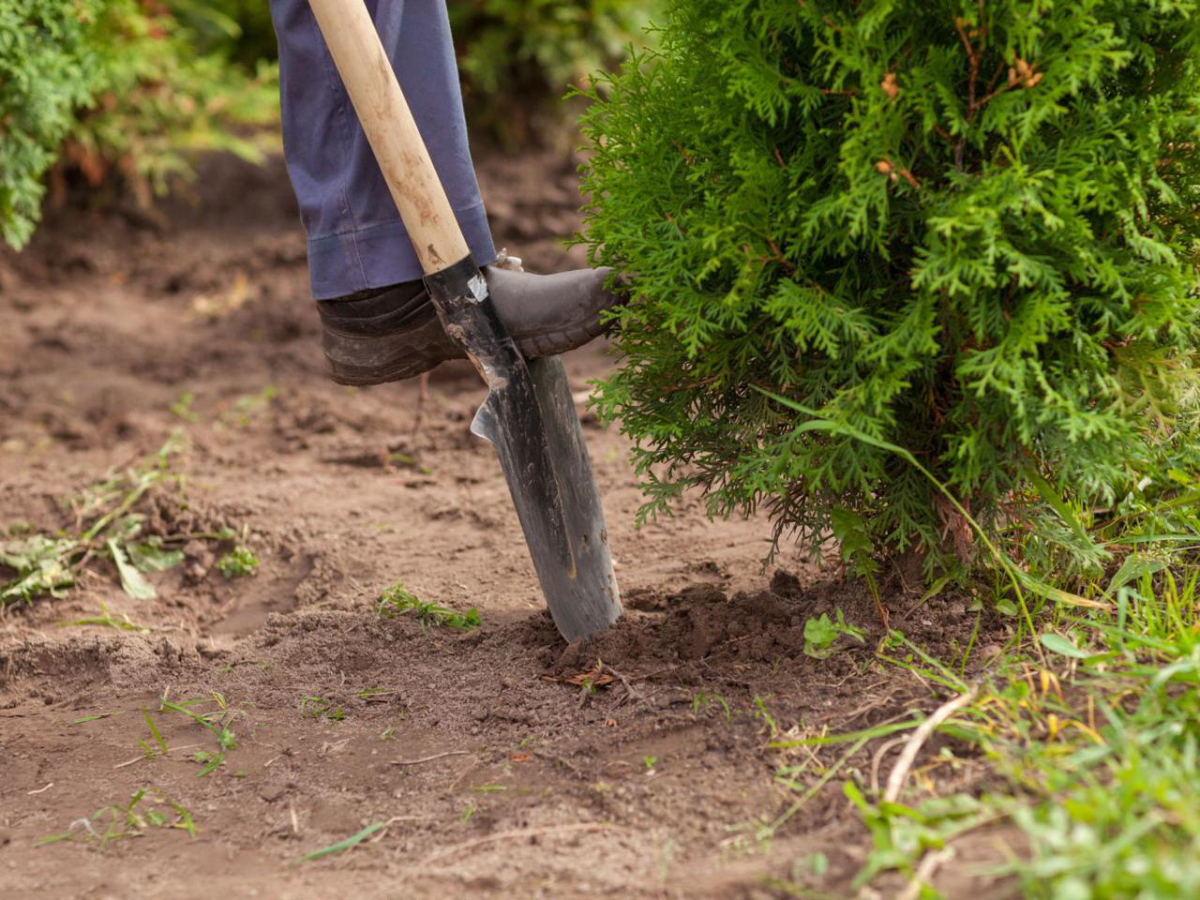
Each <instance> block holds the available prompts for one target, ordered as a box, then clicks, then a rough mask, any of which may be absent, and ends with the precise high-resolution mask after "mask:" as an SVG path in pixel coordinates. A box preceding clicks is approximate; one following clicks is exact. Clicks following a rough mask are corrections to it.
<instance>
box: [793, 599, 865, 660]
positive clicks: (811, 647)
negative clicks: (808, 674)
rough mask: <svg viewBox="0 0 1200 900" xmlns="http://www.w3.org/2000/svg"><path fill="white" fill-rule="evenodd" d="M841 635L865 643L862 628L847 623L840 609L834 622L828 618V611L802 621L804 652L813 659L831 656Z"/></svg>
mask: <svg viewBox="0 0 1200 900" xmlns="http://www.w3.org/2000/svg"><path fill="white" fill-rule="evenodd" d="M843 635H845V636H846V637H848V638H851V639H852V640H854V641H857V642H858V643H860V644H862V643H865V641H864V640H863V630H862V629H861V628H856V627H854V626H853V625H850V624H847V622H846V617H845V616H844V615H842V611H841V610H840V609H838V610H837V621H836V622H835V621H833V619H831V618H829V613H821V615H820V617H819V618H815V619H808V620H807V621H806V622H805V623H804V653H805V654H806V655H807V656H811V657H812V658H813V659H828V658H829V657H831V656H833V653H834V646H833V645H834V644H835V643H836V642H837V639H838V638H840V637H842V636H843Z"/></svg>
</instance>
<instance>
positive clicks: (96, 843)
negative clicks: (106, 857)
mask: <svg viewBox="0 0 1200 900" xmlns="http://www.w3.org/2000/svg"><path fill="white" fill-rule="evenodd" d="M152 828H177V829H179V830H181V831H186V832H187V833H188V834H189V835H191V836H192V837H195V836H196V825H195V822H194V821H193V820H192V814H191V813H190V812H189V811H188V810H187V809H186V808H184V806H183V805H182V804H180V803H178V802H177V801H175V800H173V799H171V798H170V797H167V796H165V795H161V794H158V793H156V792H154V791H153V790H152V789H150V788H142V789H140V790H138V791H135V792H134V794H133V796H132V797H130V799H129V802H128V803H126V804H125V805H124V806H105V807H103V808H102V809H98V810H96V812H94V813H92V814H91V815H90V816H86V817H85V818H82V819H76V820H75V821H74V822H72V823H71V825H70V827H69V828H68V829H67V830H66V831H64V832H62V833H60V834H52V835H49V836H48V837H44V838H42V839H41V840H39V841H37V842H36V843H35V844H34V846H35V847H45V846H47V845H49V844H58V843H61V842H63V841H78V842H80V843H84V844H88V845H89V846H91V847H92V848H94V849H96V850H100V851H102V850H104V849H106V848H107V847H108V845H109V844H112V843H114V842H116V841H122V840H128V839H129V838H137V837H142V836H143V835H145V834H146V833H147V832H148V831H149V830H150V829H152Z"/></svg>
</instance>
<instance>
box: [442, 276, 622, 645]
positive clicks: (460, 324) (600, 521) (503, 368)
mask: <svg viewBox="0 0 1200 900" xmlns="http://www.w3.org/2000/svg"><path fill="white" fill-rule="evenodd" d="M426 283H427V284H428V286H429V288H430V295H431V297H432V298H433V302H434V305H435V307H436V308H437V310H438V315H439V317H440V318H441V320H442V326H443V327H444V328H445V330H446V333H447V334H448V335H450V337H451V338H453V339H454V340H455V341H456V342H457V343H459V344H460V345H461V346H462V347H463V348H465V349H466V351H467V353H468V355H469V356H470V357H471V360H472V362H474V363H475V366H476V368H477V369H478V370H479V372H480V374H481V375H482V376H483V379H484V381H485V382H487V385H488V388H489V392H488V396H487V399H486V400H485V401H484V402H483V405H482V406H480V407H479V411H478V412H477V413H476V414H475V419H474V421H473V422H472V424H471V431H472V432H473V433H474V434H477V435H478V436H480V437H482V438H485V439H486V440H488V441H490V442H491V444H492V445H493V446H494V447H495V448H496V454H497V456H498V457H499V458H500V466H501V468H502V469H503V470H504V477H505V479H506V480H507V481H508V489H509V492H510V493H511V494H512V500H513V505H514V506H515V507H516V510H517V517H518V518H519V519H520V522H521V528H522V530H523V531H524V532H525V542H526V544H527V545H528V546H529V555H530V556H531V557H532V558H533V565H534V568H535V569H536V570H537V575H538V580H539V581H540V582H541V586H542V593H543V594H545V597H546V604H547V605H548V606H549V608H550V615H551V616H552V617H553V619H554V624H555V625H556V626H557V627H558V630H559V632H560V633H561V634H562V635H563V637H564V638H566V639H567V640H568V641H573V640H576V639H577V638H588V637H591V636H592V635H594V634H595V633H596V632H598V631H602V630H604V629H605V628H607V627H608V626H609V625H611V624H612V623H613V622H615V621H616V619H617V617H618V616H620V614H621V604H620V600H619V594H618V589H617V581H616V576H615V575H614V573H613V567H612V557H611V554H610V552H609V548H608V532H607V530H606V528H605V525H604V513H603V509H602V508H601V505H600V496H599V492H598V491H597V489H596V483H595V480H594V478H593V476H592V469H591V464H590V462H589V460H588V455H587V447H586V445H585V444H584V441H583V432H582V429H581V428H580V424H579V417H578V416H577V415H576V413H575V405H574V401H573V400H572V398H571V391H570V387H569V385H568V383H567V376H566V371H565V370H564V368H563V365H562V362H561V361H560V360H558V359H557V358H550V359H543V360H536V361H534V362H532V363H528V364H527V363H526V362H525V359H524V358H523V357H522V356H521V354H520V353H519V352H518V350H517V348H516V345H515V344H514V343H513V341H512V338H511V337H509V336H508V334H507V331H506V330H505V328H504V325H503V324H502V323H501V322H500V320H499V318H498V317H497V316H496V313H495V310H494V308H493V307H492V303H491V301H490V299H489V298H488V296H487V283H486V282H485V281H484V279H483V276H482V275H481V274H480V273H479V270H478V268H477V267H476V266H475V265H474V263H473V262H471V260H470V259H467V260H464V261H463V262H461V263H458V264H456V265H454V266H451V267H450V268H449V269H446V270H444V271H442V272H439V273H438V274H436V275H433V276H427V277H426Z"/></svg>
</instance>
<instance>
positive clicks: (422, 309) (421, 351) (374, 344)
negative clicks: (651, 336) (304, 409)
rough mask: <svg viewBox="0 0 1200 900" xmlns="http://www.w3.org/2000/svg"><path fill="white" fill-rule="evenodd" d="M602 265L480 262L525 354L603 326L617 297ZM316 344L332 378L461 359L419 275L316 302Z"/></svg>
mask: <svg viewBox="0 0 1200 900" xmlns="http://www.w3.org/2000/svg"><path fill="white" fill-rule="evenodd" d="M611 272H612V270H611V269H608V268H601V269H577V270H575V271H573V272H561V273H559V274H557V275H533V274H531V273H529V272H515V271H512V270H509V269H498V268H496V267H495V266H486V267H484V269H483V275H484V278H485V279H486V280H487V283H488V293H489V294H490V295H491V298H492V302H493V303H494V304H495V307H496V312H497V314H498V315H499V316H500V321H502V322H503V323H504V325H505V327H507V328H508V333H509V334H510V335H512V337H513V339H514V340H515V341H516V344H517V349H518V350H520V351H521V355H522V356H524V357H525V358H526V359H538V358H540V357H543V356H555V355H557V354H559V353H566V352H567V351H568V350H574V349H575V348H576V347H581V346H583V345H584V344H586V343H587V342H588V341H590V340H592V339H593V338H595V337H597V336H598V335H599V334H600V333H601V332H603V331H604V329H605V327H606V324H607V323H605V322H604V321H602V318H603V317H602V315H601V313H603V312H604V310H606V309H609V308H610V307H612V306H613V304H614V303H615V302H616V297H615V295H613V294H612V293H611V292H609V291H607V290H605V288H604V282H605V281H606V280H607V278H608V276H609V275H610V274H611ZM317 309H318V310H319V311H320V314H321V322H322V325H323V326H324V335H323V337H322V343H323V345H324V348H325V359H326V361H327V362H328V367H329V374H330V377H331V378H332V379H333V380H334V381H336V382H337V383H338V384H352V385H367V384H382V383H384V382H386V381H402V380H403V379H405V378H413V377H414V376H417V375H420V374H421V373H422V372H427V371H429V370H430V369H432V368H433V367H434V366H436V365H437V364H438V363H442V362H445V361H446V360H448V359H465V358H466V354H465V353H464V352H463V351H462V350H461V349H460V348H459V346H458V345H457V344H455V343H454V342H453V341H452V340H450V338H449V337H447V336H446V333H445V331H443V330H442V324H441V322H440V321H439V320H438V317H437V313H436V312H435V311H434V308H433V301H432V300H430V299H429V293H428V291H426V290H425V285H424V284H423V283H422V282H420V281H406V282H404V283H402V284H397V285H394V286H392V287H389V288H383V289H380V290H375V291H364V292H361V293H358V294H352V295H350V296H349V297H341V298H338V299H336V300H320V301H318V302H317Z"/></svg>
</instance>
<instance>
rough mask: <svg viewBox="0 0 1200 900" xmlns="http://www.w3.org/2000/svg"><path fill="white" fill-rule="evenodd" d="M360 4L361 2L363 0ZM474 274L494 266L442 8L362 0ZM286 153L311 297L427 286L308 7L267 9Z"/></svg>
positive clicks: (298, 3)
mask: <svg viewBox="0 0 1200 900" xmlns="http://www.w3.org/2000/svg"><path fill="white" fill-rule="evenodd" d="M359 2H361V0H359ZM366 3H367V8H368V9H369V10H370V12H371V17H372V18H373V19H374V20H375V27H376V29H377V30H378V31H379V36H380V38H381V40H382V41H383V46H384V49H385V50H386V51H387V54H388V57H389V59H391V61H392V67H393V68H394V69H395V70H396V76H397V78H398V79H399V81H400V86H401V88H402V89H403V91H404V95H405V97H406V98H407V100H408V103H409V106H411V107H412V111H413V115H414V117H415V118H416V120H417V127H418V128H419V129H420V131H421V136H422V137H423V138H424V139H425V144H426V146H428V148H429V154H430V156H431V157H433V164H434V167H435V168H436V169H437V172H438V175H439V176H440V177H441V179H442V185H443V186H444V187H445V189H446V193H447V194H448V195H449V197H450V205H451V206H452V207H454V211H455V214H456V215H457V217H458V222H459V225H460V226H461V227H462V230H463V234H464V235H465V236H466V238H467V243H468V245H469V246H470V247H471V253H472V255H473V256H474V257H475V261H476V262H477V263H478V264H479V265H481V266H482V265H487V264H488V263H490V262H492V261H493V260H494V259H495V258H496V251H495V247H494V246H493V245H492V237H491V232H490V231H489V230H488V224H487V216H486V215H485V213H484V209H483V200H482V198H481V197H480V196H479V184H478V182H477V181H476V179H475V168H474V166H473V165H472V163H471V152H470V149H469V148H468V146H467V128H466V121H465V118H464V116H463V106H462V95H461V93H460V88H459V83H458V68H457V66H456V64H455V60H454V46H453V44H452V43H451V39H450V23H449V20H448V18H447V14H446V2H445V0H366ZM271 18H272V20H273V22H274V25H275V33H276V36H277V37H278V39H279V82H280V84H279V93H280V103H281V106H282V112H283V153H284V159H285V161H286V163H287V170H288V175H289V177H290V178H291V181H292V187H293V189H294V190H295V192H296V199H297V200H298V201H299V204H300V217H301V219H302V221H303V222H304V228H305V230H306V231H307V233H308V268H309V275H310V276H311V280H312V293H313V298H314V299H316V300H328V299H332V298H335V297H343V296H345V295H347V294H352V293H355V292H357V291H361V290H366V289H368V288H379V287H387V286H388V285H392V284H397V283H399V282H401V281H412V280H415V279H418V278H420V277H421V275H422V272H421V266H420V264H419V263H418V262H417V257H416V254H415V253H414V252H413V249H412V244H411V243H410V242H409V240H408V235H407V234H406V233H405V230H404V225H403V223H401V221H400V216H399V213H397V212H396V207H395V204H393V202H392V197H391V194H389V193H388V189H387V185H386V184H385V183H384V180H383V175H382V174H381V173H380V171H379V166H378V165H377V164H376V162H375V157H374V155H373V154H372V152H371V147H370V145H369V144H368V143H367V138H366V135H364V134H363V130H362V127H361V126H360V125H359V123H358V118H357V117H356V116H355V113H354V108H353V107H352V106H351V105H350V98H349V97H347V95H346V89H345V88H344V87H343V86H342V81H341V78H340V77H339V76H338V72H337V69H336V68H335V67H334V64H333V58H332V57H331V56H330V55H329V50H328V49H327V48H326V46H325V41H324V39H323V38H322V37H321V33H320V31H319V30H318V29H317V22H316V19H315V18H314V17H313V14H312V10H311V9H310V8H309V5H308V2H307V0H271Z"/></svg>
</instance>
